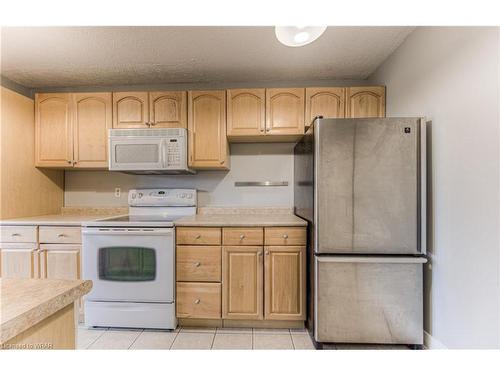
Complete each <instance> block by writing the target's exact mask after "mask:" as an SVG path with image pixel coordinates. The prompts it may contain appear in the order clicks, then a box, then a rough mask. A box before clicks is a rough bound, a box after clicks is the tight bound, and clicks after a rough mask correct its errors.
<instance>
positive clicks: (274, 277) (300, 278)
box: [264, 246, 306, 320]
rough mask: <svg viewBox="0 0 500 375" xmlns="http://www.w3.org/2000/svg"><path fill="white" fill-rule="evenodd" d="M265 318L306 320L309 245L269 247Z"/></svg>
mask: <svg viewBox="0 0 500 375" xmlns="http://www.w3.org/2000/svg"><path fill="white" fill-rule="evenodd" d="M264 254H265V259H264V268H265V271H264V285H265V293H264V295H265V302H264V306H265V313H264V315H265V319H268V320H305V319H306V312H305V306H306V285H305V282H306V269H305V267H306V247H305V246H266V248H265V250H264Z"/></svg>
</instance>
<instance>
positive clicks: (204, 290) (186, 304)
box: [176, 282, 221, 319]
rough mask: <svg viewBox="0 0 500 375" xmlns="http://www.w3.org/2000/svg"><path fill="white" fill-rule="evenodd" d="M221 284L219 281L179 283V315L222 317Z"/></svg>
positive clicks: (188, 316) (206, 317)
mask: <svg viewBox="0 0 500 375" xmlns="http://www.w3.org/2000/svg"><path fill="white" fill-rule="evenodd" d="M220 288H221V286H220V284H218V283H184V282H178V283H177V314H176V315H177V317H179V318H192V317H195V318H197V319H200V318H201V319H218V318H219V319H220V315H221V305H220V299H221V289H220Z"/></svg>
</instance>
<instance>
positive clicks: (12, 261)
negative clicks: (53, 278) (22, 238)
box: [0, 245, 38, 279]
mask: <svg viewBox="0 0 500 375" xmlns="http://www.w3.org/2000/svg"><path fill="white" fill-rule="evenodd" d="M0 264H1V274H0V276H1V277H4V278H21V279H32V278H37V277H38V252H37V250H36V249H35V248H34V247H33V246H28V245H26V246H14V245H10V246H9V245H2V247H1V249H0Z"/></svg>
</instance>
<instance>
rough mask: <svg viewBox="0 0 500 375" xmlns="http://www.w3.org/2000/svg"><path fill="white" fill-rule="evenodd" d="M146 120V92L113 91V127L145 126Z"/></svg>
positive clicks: (147, 109) (147, 106) (147, 119)
mask: <svg viewBox="0 0 500 375" xmlns="http://www.w3.org/2000/svg"><path fill="white" fill-rule="evenodd" d="M148 122H149V94H148V93H147V92H114V93H113V128H118V129H120V128H125V129H127V128H147V127H148Z"/></svg>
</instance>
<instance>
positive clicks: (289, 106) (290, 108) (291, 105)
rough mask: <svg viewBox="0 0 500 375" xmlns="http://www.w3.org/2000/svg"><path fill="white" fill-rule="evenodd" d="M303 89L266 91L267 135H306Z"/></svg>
mask: <svg viewBox="0 0 500 375" xmlns="http://www.w3.org/2000/svg"><path fill="white" fill-rule="evenodd" d="M304 94H305V89H303V88H279V89H266V134H268V135H301V134H304Z"/></svg>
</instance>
